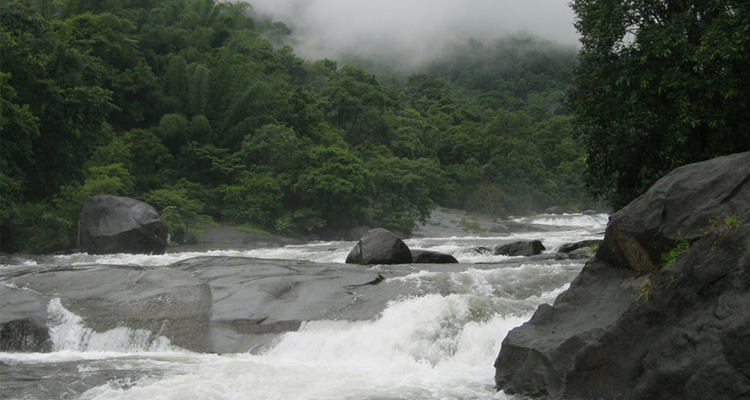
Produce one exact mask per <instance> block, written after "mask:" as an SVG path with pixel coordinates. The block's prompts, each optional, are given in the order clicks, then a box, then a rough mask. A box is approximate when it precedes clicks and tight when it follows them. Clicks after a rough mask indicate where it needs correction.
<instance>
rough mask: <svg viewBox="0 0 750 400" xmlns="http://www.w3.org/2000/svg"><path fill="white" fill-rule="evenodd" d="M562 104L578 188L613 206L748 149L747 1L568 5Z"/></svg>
mask: <svg viewBox="0 0 750 400" xmlns="http://www.w3.org/2000/svg"><path fill="white" fill-rule="evenodd" d="M572 7H573V9H574V11H575V12H576V14H577V19H576V23H575V25H576V28H577V29H578V31H579V32H580V34H581V43H582V48H581V50H580V53H579V60H580V62H579V64H578V65H577V66H576V67H575V69H574V71H573V83H574V85H575V86H574V88H573V89H572V90H571V91H570V92H569V97H568V103H569V105H570V106H571V107H572V108H573V110H574V112H575V129H576V131H577V134H578V136H579V137H580V139H581V140H582V141H583V144H584V146H585V148H586V152H587V158H586V176H585V178H586V183H587V186H588V188H589V190H590V191H591V192H592V193H593V194H594V195H596V196H597V197H599V198H603V199H606V200H608V201H609V202H610V203H611V204H612V205H613V206H614V207H615V208H619V207H622V206H624V205H626V204H627V203H628V202H630V201H631V200H633V199H634V198H635V197H636V196H638V195H639V194H640V193H642V192H644V191H645V190H646V189H647V188H648V187H649V186H650V185H651V184H652V183H653V182H654V181H656V180H657V179H658V178H660V177H661V176H663V175H664V174H666V173H667V172H669V171H670V170H672V169H673V168H675V167H677V166H680V165H683V164H686V163H691V162H697V161H700V160H705V159H708V158H712V157H716V156H719V155H723V154H728V153H732V152H739V151H747V150H750V107H749V106H750V91H748V90H747V88H748V87H750V35H748V32H749V31H750V3H748V2H747V1H741V0H681V1H652V0H627V1H626V0H605V1H594V0H574V1H573V3H572Z"/></svg>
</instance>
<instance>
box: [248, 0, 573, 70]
mask: <svg viewBox="0 0 750 400" xmlns="http://www.w3.org/2000/svg"><path fill="white" fill-rule="evenodd" d="M250 3H251V5H252V6H253V9H254V11H255V12H256V13H257V14H258V15H259V16H261V17H270V18H272V19H273V20H275V21H280V22H284V23H285V24H286V25H287V26H289V27H290V28H291V29H292V30H293V33H292V39H293V41H294V45H293V46H294V48H295V50H296V52H297V53H298V54H299V55H300V56H302V57H304V58H309V59H319V58H324V57H328V58H332V59H336V58H339V57H340V56H341V55H344V54H347V55H353V54H354V55H357V56H360V57H364V58H373V59H394V58H400V59H403V58H408V59H409V60H411V64H417V63H419V62H422V61H426V60H430V59H434V58H436V57H439V56H440V55H441V54H442V52H443V51H444V50H445V49H446V48H448V47H449V46H450V45H452V44H455V43H464V42H466V41H467V40H469V39H470V38H472V39H475V40H479V41H483V42H490V41H493V40H495V39H498V38H501V37H506V36H509V35H521V36H536V37H539V38H542V39H545V40H549V41H553V42H557V43H560V44H563V45H576V44H577V41H578V35H577V33H576V31H575V28H574V27H573V20H574V14H573V11H572V10H571V9H570V7H569V6H568V2H567V1H565V0H463V1H460V0H251V1H250Z"/></svg>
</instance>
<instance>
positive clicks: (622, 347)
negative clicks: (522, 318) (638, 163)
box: [495, 153, 750, 399]
mask: <svg viewBox="0 0 750 400" xmlns="http://www.w3.org/2000/svg"><path fill="white" fill-rule="evenodd" d="M681 240H684V241H687V242H688V243H689V244H690V246H689V248H687V249H683V250H681V251H679V252H674V249H675V248H676V247H677V246H676V245H677V244H678V242H679V241H681ZM669 253H672V256H673V257H671V258H672V260H671V261H670V262H669V263H666V264H665V262H664V259H665V258H664V254H669ZM749 339H750V153H742V154H736V155H732V156H727V157H721V158H718V159H714V160H710V161H706V162H703V163H697V164H692V165H687V166H684V167H681V168H678V169H676V170H675V171H673V172H672V173H670V174H668V175H667V176H665V177H664V178H662V179H661V180H659V181H658V182H657V183H655V184H654V185H653V187H652V188H651V189H650V190H649V191H648V192H647V193H646V194H644V195H643V196H641V197H640V198H638V199H636V200H635V201H634V202H633V203H631V204H630V205H628V206H627V207H625V208H624V209H622V210H621V211H619V212H617V213H616V214H614V215H613V216H612V217H611V219H610V223H609V224H608V227H607V231H606V235H605V238H604V241H603V243H602V244H601V246H600V247H599V250H598V252H597V255H596V259H595V260H592V261H589V262H588V263H587V264H586V266H585V267H584V269H583V270H582V272H581V273H580V275H579V276H578V277H577V278H576V279H575V280H574V281H573V283H572V284H571V286H570V288H569V289H568V290H567V291H566V292H564V293H563V294H561V295H560V296H559V297H558V298H557V299H556V301H555V302H554V304H553V305H551V306H550V305H542V306H540V307H539V308H538V309H537V311H536V313H535V314H534V315H533V317H532V318H531V320H529V321H528V322H526V323H525V324H524V325H522V326H521V327H518V328H516V329H514V330H512V331H511V332H510V333H509V334H508V335H507V336H506V338H505V339H504V341H503V345H502V349H501V351H500V354H499V356H498V358H497V360H496V362H495V368H496V374H495V382H496V384H497V387H498V389H502V390H504V391H505V392H506V393H516V394H523V395H528V396H534V397H538V398H555V399H557V398H564V399H601V398H605V399H665V398H680V399H706V398H722V399H740V398H748V397H749V396H750V368H748V365H750V351H748V350H747V348H748V347H747V343H750V341H749Z"/></svg>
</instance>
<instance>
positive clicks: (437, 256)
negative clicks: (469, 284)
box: [411, 249, 458, 264]
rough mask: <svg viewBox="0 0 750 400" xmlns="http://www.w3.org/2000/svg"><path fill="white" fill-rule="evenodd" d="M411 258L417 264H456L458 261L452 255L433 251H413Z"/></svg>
mask: <svg viewBox="0 0 750 400" xmlns="http://www.w3.org/2000/svg"><path fill="white" fill-rule="evenodd" d="M411 256H412V258H413V259H414V263H416V264H456V263H458V260H456V257H453V256H452V255H450V254H445V253H440V252H437V251H431V250H418V249H414V250H412V251H411Z"/></svg>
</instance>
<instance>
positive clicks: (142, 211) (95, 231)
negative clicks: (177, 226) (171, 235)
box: [78, 195, 169, 254]
mask: <svg viewBox="0 0 750 400" xmlns="http://www.w3.org/2000/svg"><path fill="white" fill-rule="evenodd" d="M78 224H79V225H78V226H79V234H80V238H81V250H83V251H85V252H87V253H90V254H110V253H163V252H164V251H165V250H166V248H167V246H168V245H169V243H168V230H167V227H166V226H165V225H164V223H163V222H162V221H161V219H160V218H159V213H157V212H156V210H155V209H154V208H153V207H151V206H150V205H148V204H146V203H144V202H142V201H138V200H134V199H131V198H129V197H119V196H109V195H97V196H91V197H89V198H87V199H86V200H84V202H83V207H82V208H81V213H80V214H79V216H78Z"/></svg>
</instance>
